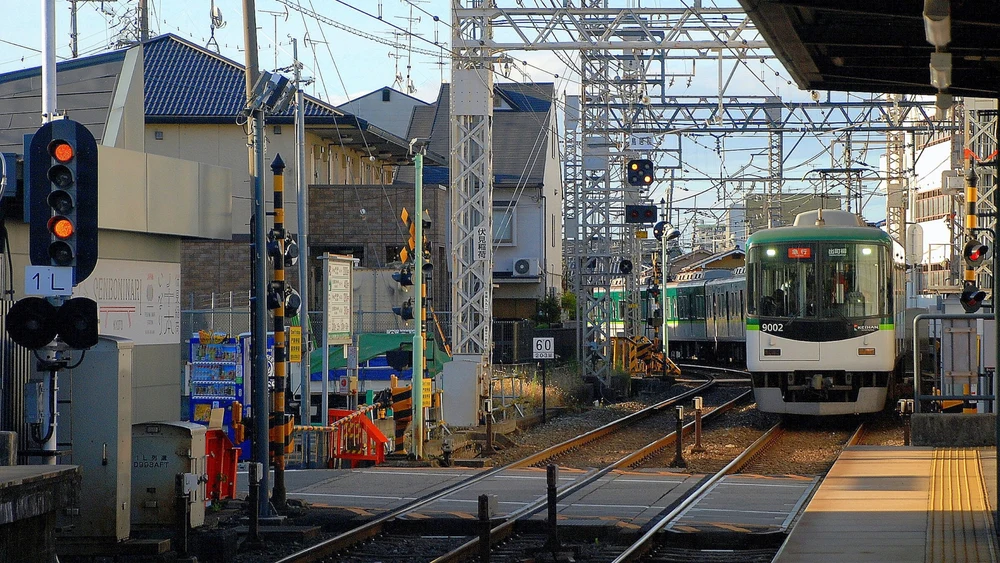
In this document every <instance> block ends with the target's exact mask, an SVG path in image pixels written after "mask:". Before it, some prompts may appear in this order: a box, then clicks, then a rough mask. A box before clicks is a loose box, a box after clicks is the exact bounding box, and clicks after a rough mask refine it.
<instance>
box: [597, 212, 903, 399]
mask: <svg viewBox="0 0 1000 563" xmlns="http://www.w3.org/2000/svg"><path fill="white" fill-rule="evenodd" d="M904 272H905V268H904V263H903V256H902V248H901V247H899V245H896V244H894V243H893V242H892V239H891V238H890V237H889V235H888V234H886V233H885V232H883V231H882V230H880V229H878V228H875V227H869V226H866V225H865V224H864V223H863V222H861V220H860V218H859V217H858V216H857V215H854V214H853V213H850V212H846V211H840V210H831V209H826V210H818V211H810V212H807V213H801V214H799V215H798V217H796V220H795V223H794V225H793V226H790V227H779V228H775V229H767V230H763V231H758V232H756V233H754V234H753V235H751V236H750V237H749V239H748V240H747V259H746V268H745V269H743V268H739V269H736V270H703V271H698V272H682V273H680V274H678V275H677V278H676V279H675V280H672V281H670V282H668V283H667V284H665V287H664V291H665V292H666V302H667V304H666V311H667V326H668V337H669V347H670V355H671V357H672V358H674V359H675V360H680V359H697V360H703V361H712V362H728V363H733V364H736V365H742V364H743V363H744V362H745V365H746V366H747V369H748V370H749V371H750V373H751V378H752V382H753V388H754V395H755V397H756V400H757V406H758V409H760V410H761V411H765V412H776V413H787V414H800V415H816V416H823V415H835V414H854V413H865V412H876V411H879V410H882V408H883V407H884V406H885V402H886V398H887V396H888V394H889V391H890V390H891V389H892V388H893V386H894V383H897V382H898V381H899V379H900V378H901V374H902V361H903V359H904V358H905V352H906V350H905V349H906V344H907V342H906V341H905V340H904V338H903V329H904V326H903V322H902V319H903V314H904V310H903V307H904V303H905V301H904V298H905V295H904V294H905V282H904V279H903V276H904ZM611 293H612V295H611V298H612V301H613V304H614V306H613V312H612V317H613V326H612V333H613V334H615V333H618V332H619V331H621V330H622V325H621V321H622V316H623V315H622V313H623V311H624V310H623V307H624V305H623V304H622V291H621V289H620V288H619V287H614V288H613V289H612V292H611ZM639 303H640V307H641V311H642V314H641V316H642V318H647V317H649V318H652V319H655V320H654V321H653V322H652V323H651V325H650V326H648V327H647V329H646V330H647V332H648V334H647V335H648V336H652V335H653V332H654V326H658V325H659V322H658V321H659V319H658V318H657V312H658V310H659V297H658V294H656V292H655V291H652V292H651V291H650V289H649V288H645V289H643V290H642V292H641V296H640V301H639Z"/></svg>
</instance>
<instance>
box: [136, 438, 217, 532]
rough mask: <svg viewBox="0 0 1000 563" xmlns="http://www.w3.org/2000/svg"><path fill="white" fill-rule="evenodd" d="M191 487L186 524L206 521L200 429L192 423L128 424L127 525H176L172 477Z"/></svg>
mask: <svg viewBox="0 0 1000 563" xmlns="http://www.w3.org/2000/svg"><path fill="white" fill-rule="evenodd" d="M179 473H182V474H186V475H187V477H186V478H185V479H184V482H185V483H194V484H195V486H192V487H189V488H190V495H189V496H188V498H187V501H186V502H187V504H188V510H189V511H190V519H189V524H190V526H191V527H193V528H194V527H198V526H201V525H202V524H204V523H205V482H206V481H207V480H208V474H207V467H206V459H205V427H204V426H202V425H201V424H194V423H191V422H179V421H178V422H143V423H139V424H133V425H132V525H133V526H173V525H175V524H176V522H177V516H178V500H177V497H178V495H179V494H181V492H179V491H177V487H176V483H177V475H178V474H179Z"/></svg>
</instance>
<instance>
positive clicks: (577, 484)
mask: <svg viewBox="0 0 1000 563" xmlns="http://www.w3.org/2000/svg"><path fill="white" fill-rule="evenodd" d="M749 396H750V391H747V392H746V393H742V394H740V395H739V396H737V397H735V398H733V399H730V400H729V401H727V402H726V403H724V404H722V405H719V406H718V407H716V408H714V409H712V410H711V411H709V412H708V413H706V414H705V415H704V416H703V417H702V422H705V421H710V420H712V419H714V418H716V417H718V416H721V415H722V414H724V413H726V412H728V411H730V410H731V409H732V408H733V407H734V406H735V405H736V404H737V403H739V402H740V401H742V400H743V399H746V398H747V397H749ZM694 426H695V422H694V421H693V420H692V421H691V422H689V423H687V424H685V425H684V426H683V427H682V432H683V433H684V435H685V436H687V435H689V434H691V433H693V432H694ZM676 440H677V431H673V432H670V433H669V434H667V435H665V436H663V437H661V438H659V439H657V440H655V441H653V442H650V443H649V444H647V445H645V446H643V447H642V448H640V449H639V450H637V451H635V452H632V453H630V454H628V455H627V456H625V457H623V458H621V459H619V460H618V461H616V462H614V463H611V464H610V465H608V466H607V467H604V468H602V469H599V470H596V471H591V472H589V473H587V474H586V475H584V476H583V477H581V478H580V479H577V480H575V481H573V482H572V483H569V484H568V485H565V486H564V487H562V488H561V489H559V491H558V492H557V493H556V499H557V500H563V499H564V498H566V497H568V496H569V495H571V494H573V493H575V492H577V491H579V490H580V489H582V488H584V487H586V486H588V485H590V484H592V483H594V482H595V481H597V480H598V479H600V478H601V477H603V476H605V475H607V474H608V473H610V472H611V471H614V470H615V469H621V468H623V467H633V466H635V465H637V464H638V463H640V462H641V461H642V460H644V459H646V458H647V457H649V456H651V455H653V454H654V453H656V452H658V451H659V450H661V449H663V448H665V447H666V446H669V445H670V444H673V443H674V442H675V441H676ZM547 503H548V498H547V497H546V496H544V495H543V496H541V497H539V498H538V499H536V500H535V501H534V502H532V503H530V504H526V505H525V506H523V507H521V508H519V509H518V510H516V511H514V512H511V513H510V514H508V515H507V516H506V518H505V519H504V522H503V523H501V524H498V525H497V526H495V527H493V528H492V529H491V530H490V545H491V546H493V545H496V544H498V543H502V542H504V541H506V540H508V539H509V538H510V537H511V536H512V535H513V534H514V526H515V524H517V521H518V520H520V519H522V518H527V517H530V516H532V515H534V514H535V513H537V512H539V511H541V510H542V509H544V508H546V507H547ZM478 553H479V538H474V539H472V540H469V541H468V542H466V543H464V544H462V545H460V546H458V547H456V548H455V549H453V550H452V551H449V552H448V553H446V554H444V555H442V556H441V557H438V558H437V559H434V560H432V561H431V563H454V562H457V561H464V560H467V559H469V558H472V557H475V556H476V555H477V554H478Z"/></svg>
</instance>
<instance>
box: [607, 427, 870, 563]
mask: <svg viewBox="0 0 1000 563" xmlns="http://www.w3.org/2000/svg"><path fill="white" fill-rule="evenodd" d="M824 435H825V436H824ZM864 435H865V424H864V423H861V424H859V425H858V426H857V427H856V428H855V429H854V431H853V432H845V431H836V432H832V433H831V432H828V431H813V430H807V431H801V430H797V429H795V430H793V429H789V428H788V427H786V426H785V424H784V423H778V424H776V425H774V426H773V427H772V428H771V429H770V430H768V431H767V432H765V433H764V434H763V435H762V436H761V437H760V438H759V439H757V440H756V441H755V442H754V443H753V444H751V445H750V446H749V447H748V448H746V449H745V450H743V452H742V453H740V455H738V456H736V457H735V458H734V459H733V460H732V461H731V462H730V463H729V464H728V465H726V466H725V467H723V468H722V469H720V470H719V471H718V472H716V473H715V474H714V475H712V476H711V477H709V478H708V479H707V480H705V481H704V482H703V483H702V485H700V486H699V487H698V488H697V489H696V490H695V491H693V492H692V493H691V494H690V495H688V496H687V498H685V499H684V500H683V501H682V502H681V503H679V504H678V505H677V506H676V507H674V509H673V510H671V511H670V512H668V513H667V514H666V515H664V516H663V517H662V518H661V519H660V520H659V521H657V522H656V523H655V524H654V525H653V526H652V527H651V528H649V530H648V531H647V532H646V533H645V534H643V535H642V537H640V538H639V539H638V540H636V542H635V543H633V544H632V545H631V546H629V547H628V548H627V549H625V550H624V551H623V552H622V553H621V554H620V555H618V556H617V557H616V558H615V559H614V560H613V563H632V562H636V561H649V562H656V563H667V562H671V561H694V560H697V561H718V562H745V561H750V562H753V561H770V560H771V557H773V555H774V553H776V552H777V547H775V548H773V549H750V550H712V551H711V553H709V554H707V555H706V554H705V553H704V551H703V550H699V549H689V548H683V547H675V546H667V545H665V542H664V536H665V535H664V534H663V530H665V529H666V528H667V527H668V526H670V525H671V524H672V523H674V522H675V521H676V520H678V519H679V518H680V517H681V516H682V515H683V514H684V512H685V511H687V510H688V509H689V508H690V507H692V506H693V505H695V504H696V503H698V502H699V501H701V500H702V499H703V498H705V496H706V495H707V494H708V493H709V492H710V491H712V489H713V487H714V486H715V485H716V483H718V482H719V481H720V480H721V479H722V478H723V477H726V476H728V475H736V474H740V473H748V472H750V471H751V470H752V469H753V468H754V467H757V466H759V465H762V464H764V463H765V461H766V459H767V457H768V456H769V455H785V454H784V453H783V450H781V448H780V444H781V443H782V441H783V440H789V439H790V438H792V439H793V441H794V442H797V441H798V439H799V438H802V437H803V436H804V437H805V439H806V440H812V441H815V440H817V439H821V440H822V441H823V442H824V444H826V443H837V444H839V447H838V448H837V451H838V453H839V451H842V450H843V449H844V448H846V447H848V446H852V445H856V444H859V443H861V442H862V440H863V437H864ZM779 451H780V452H782V453H775V452H779ZM831 465H832V461H831ZM824 474H825V471H824ZM768 553H770V555H768Z"/></svg>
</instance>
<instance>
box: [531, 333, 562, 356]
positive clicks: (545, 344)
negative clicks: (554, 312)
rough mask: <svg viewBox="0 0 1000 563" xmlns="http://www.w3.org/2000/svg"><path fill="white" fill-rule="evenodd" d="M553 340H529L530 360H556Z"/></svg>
mask: <svg viewBox="0 0 1000 563" xmlns="http://www.w3.org/2000/svg"><path fill="white" fill-rule="evenodd" d="M555 340H556V339H555V338H553V337H551V336H545V337H541V338H532V339H531V351H532V353H531V358H532V359H534V360H554V359H556V352H555Z"/></svg>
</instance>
